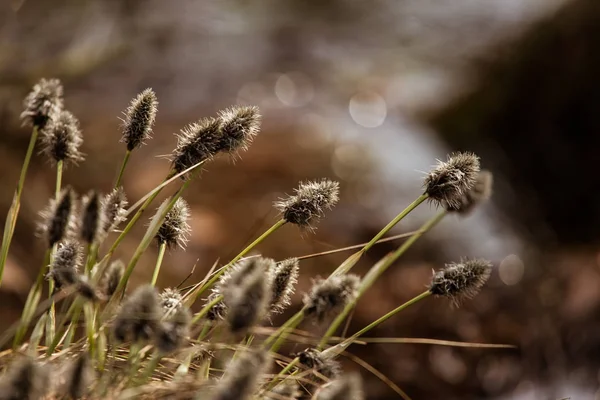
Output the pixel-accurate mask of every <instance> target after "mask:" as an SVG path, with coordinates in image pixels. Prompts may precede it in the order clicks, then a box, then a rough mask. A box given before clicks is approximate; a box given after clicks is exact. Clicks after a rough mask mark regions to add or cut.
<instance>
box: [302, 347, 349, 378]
mask: <svg viewBox="0 0 600 400" xmlns="http://www.w3.org/2000/svg"><path fill="white" fill-rule="evenodd" d="M296 357H298V362H299V363H300V364H302V365H304V366H305V367H306V368H309V369H313V370H314V371H315V372H316V374H315V377H313V378H319V379H320V380H322V378H323V377H325V378H326V379H333V378H335V377H337V376H338V375H339V374H340V372H341V370H342V368H341V366H340V363H339V362H337V361H336V360H335V359H333V357H328V356H326V355H325V353H323V352H321V351H319V350H317V349H313V348H309V349H306V350H304V351H302V352H300V353H298V354H296ZM319 375H321V376H319Z"/></svg>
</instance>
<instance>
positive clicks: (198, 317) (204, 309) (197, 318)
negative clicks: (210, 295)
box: [192, 294, 223, 340]
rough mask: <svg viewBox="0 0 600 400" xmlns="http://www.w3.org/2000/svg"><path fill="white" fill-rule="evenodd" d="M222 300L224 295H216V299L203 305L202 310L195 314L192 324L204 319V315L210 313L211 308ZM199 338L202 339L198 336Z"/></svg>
mask: <svg viewBox="0 0 600 400" xmlns="http://www.w3.org/2000/svg"><path fill="white" fill-rule="evenodd" d="M222 300H223V295H222V294H221V295H219V296H217V297H215V298H214V299H212V300H211V301H209V302H208V303H206V305H205V306H204V307H202V310H200V311H199V312H198V314H196V315H194V318H192V325H194V324H197V323H198V321H200V320H201V319H202V317H204V316H205V315H206V314H208V312H209V311H210V309H211V308H213V307H214V306H215V305H216V304H217V303H218V302H220V301H222ZM205 327H206V326H205ZM198 340H200V339H199V338H198Z"/></svg>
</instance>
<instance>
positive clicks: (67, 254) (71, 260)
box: [47, 240, 83, 290]
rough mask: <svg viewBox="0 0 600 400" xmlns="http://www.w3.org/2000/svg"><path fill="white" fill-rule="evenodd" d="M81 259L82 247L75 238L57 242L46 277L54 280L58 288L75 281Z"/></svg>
mask: <svg viewBox="0 0 600 400" xmlns="http://www.w3.org/2000/svg"><path fill="white" fill-rule="evenodd" d="M82 261H83V248H82V247H81V245H80V244H79V243H78V242H77V241H76V240H66V241H64V242H62V243H59V245H58V248H57V249H56V252H55V254H54V258H53V260H52V264H51V265H50V272H48V275H47V277H48V278H52V279H53V280H54V284H55V288H56V289H57V290H58V289H60V288H62V287H64V286H70V285H73V284H75V283H77V274H78V272H79V267H80V266H81V263H82Z"/></svg>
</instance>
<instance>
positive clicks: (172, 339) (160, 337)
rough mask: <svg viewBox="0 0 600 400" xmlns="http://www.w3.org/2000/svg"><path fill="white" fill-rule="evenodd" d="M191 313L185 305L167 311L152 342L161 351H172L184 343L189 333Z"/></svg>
mask: <svg viewBox="0 0 600 400" xmlns="http://www.w3.org/2000/svg"><path fill="white" fill-rule="evenodd" d="M191 322H192V313H191V312H190V310H189V309H188V308H187V307H177V308H175V309H172V310H171V311H169V312H167V314H166V317H165V320H164V321H163V322H162V323H161V324H160V328H159V329H158V331H157V333H156V335H155V338H154V343H155V345H156V347H157V348H158V350H159V351H160V352H162V353H172V352H174V351H175V350H177V349H179V348H181V347H182V346H183V345H184V344H185V339H186V338H187V337H188V336H189V334H190V324H191Z"/></svg>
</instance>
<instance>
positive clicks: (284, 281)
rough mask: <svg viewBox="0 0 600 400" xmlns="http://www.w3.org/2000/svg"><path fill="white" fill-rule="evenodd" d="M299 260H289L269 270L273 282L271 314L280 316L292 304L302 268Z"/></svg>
mask: <svg viewBox="0 0 600 400" xmlns="http://www.w3.org/2000/svg"><path fill="white" fill-rule="evenodd" d="M298 264H299V261H298V259H297V258H288V259H287V260H283V261H281V262H279V263H277V264H275V265H274V266H273V267H271V268H270V269H269V275H270V280H271V282H272V283H271V288H272V290H271V292H272V295H271V311H270V312H271V313H272V314H280V313H282V312H283V311H284V310H285V308H286V307H288V306H289V305H290V304H291V299H290V296H291V295H293V294H294V290H295V286H296V283H298V274H299V273H300V268H299V266H298Z"/></svg>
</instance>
